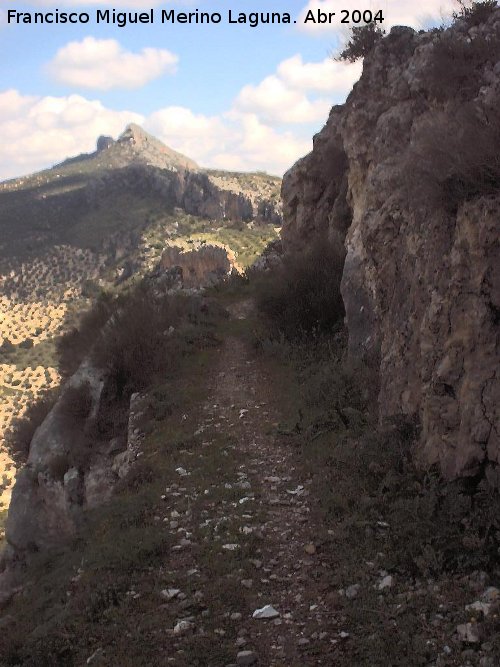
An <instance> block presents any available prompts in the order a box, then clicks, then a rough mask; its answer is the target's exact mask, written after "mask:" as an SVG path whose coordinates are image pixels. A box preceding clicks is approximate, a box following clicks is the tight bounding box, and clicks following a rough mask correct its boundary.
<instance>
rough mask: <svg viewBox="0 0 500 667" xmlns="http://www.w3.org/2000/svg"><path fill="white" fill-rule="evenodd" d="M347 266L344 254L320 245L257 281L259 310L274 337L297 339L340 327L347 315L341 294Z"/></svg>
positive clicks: (290, 256) (292, 257)
mask: <svg viewBox="0 0 500 667" xmlns="http://www.w3.org/2000/svg"><path fill="white" fill-rule="evenodd" d="M343 265H344V258H343V257H341V256H340V253H339V252H338V251H337V250H336V249H335V248H333V247H332V246H331V245H330V244H329V243H328V242H326V241H325V242H321V241H320V242H318V243H316V244H315V245H314V246H312V247H311V248H310V249H308V250H307V251H305V252H304V253H298V252H296V253H293V254H290V255H288V256H286V257H285V258H284V260H283V265H282V266H280V267H278V268H276V269H274V270H272V271H270V272H268V273H266V274H265V275H263V276H257V277H255V278H254V280H255V286H256V300H257V306H258V308H259V310H260V311H261V312H262V313H263V314H264V316H265V318H266V319H267V321H268V323H269V327H270V330H271V334H272V335H278V336H279V335H280V334H283V335H284V336H285V337H286V338H288V339H296V338H300V337H301V336H303V335H307V334H312V333H320V332H324V331H331V330H332V329H335V328H336V327H338V326H339V325H340V324H341V323H342V321H343V317H344V314H345V311H344V304H343V301H342V297H341V294H340V281H341V278H342V270H343Z"/></svg>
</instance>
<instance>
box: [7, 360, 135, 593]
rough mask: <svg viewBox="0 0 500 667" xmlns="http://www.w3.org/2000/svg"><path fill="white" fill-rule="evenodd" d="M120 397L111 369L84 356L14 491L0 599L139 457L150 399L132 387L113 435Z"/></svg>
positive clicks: (44, 425) (103, 499) (38, 437)
mask: <svg viewBox="0 0 500 667" xmlns="http://www.w3.org/2000/svg"><path fill="white" fill-rule="evenodd" d="M117 401H118V398H117V396H116V387H114V383H113V382H111V381H110V379H109V377H108V374H107V372H106V371H104V370H102V369H100V368H97V367H96V366H95V365H94V364H92V363H90V362H89V361H84V362H83V363H82V365H81V366H80V368H79V369H78V370H77V372H76V373H75V374H74V375H73V376H72V377H71V378H70V379H69V381H68V382H67V384H66V385H65V387H64V389H63V391H62V393H61V396H60V398H59V399H58V401H57V402H56V403H55V405H54V407H53V408H52V410H51V411H50V412H49V414H48V415H47V417H46V418H45V420H44V421H43V423H42V424H41V425H40V426H39V428H38V429H37V430H36V432H35V434H34V436H33V439H32V441H31V445H30V450H29V456H28V460H27V463H26V466H25V467H24V468H22V470H20V472H19V473H18V475H17V478H16V484H15V486H14V489H13V492H12V499H11V503H10V507H9V515H8V518H7V524H6V538H7V546H6V548H5V550H4V552H3V553H2V561H1V563H0V606H1V604H2V601H5V600H8V599H9V597H10V595H11V594H12V593H13V592H15V591H16V590H17V586H18V584H19V582H20V581H22V578H23V570H24V568H25V566H26V564H29V563H30V561H31V558H32V557H33V555H35V554H36V553H38V552H46V551H48V550H51V549H53V548H55V547H58V546H60V545H61V544H64V543H65V542H67V541H68V540H70V539H71V538H72V537H74V536H75V535H76V534H77V533H78V528H79V527H80V525H81V522H82V520H83V518H84V513H85V511H86V510H87V509H91V508H95V507H98V506H99V505H101V504H103V503H104V502H106V501H107V500H109V498H110V497H111V495H112V493H113V490H114V487H115V485H116V483H117V482H118V481H119V480H120V479H122V478H123V477H125V476H126V474H127V473H128V471H129V469H130V466H131V465H132V464H133V462H134V461H135V459H136V458H137V455H138V453H139V449H140V445H141V438H142V434H141V430H140V420H141V417H142V414H143V409H144V405H145V402H146V401H147V399H146V398H145V396H143V395H140V394H132V396H131V398H130V402H129V403H128V404H127V407H128V410H125V414H126V415H127V417H126V420H125V422H124V424H123V425H122V428H121V429H118V435H115V436H114V437H110V433H109V420H110V415H111V414H113V412H112V411H111V407H114V408H115V410H114V412H115V413H117V412H119V410H118V409H117V407H116V406H117ZM104 424H106V430H108V432H106V430H105V429H103V425H104ZM114 430H115V431H116V425H115V429H114Z"/></svg>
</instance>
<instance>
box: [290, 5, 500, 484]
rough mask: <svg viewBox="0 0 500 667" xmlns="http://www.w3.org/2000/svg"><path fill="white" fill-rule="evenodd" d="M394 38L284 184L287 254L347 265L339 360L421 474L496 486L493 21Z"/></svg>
mask: <svg viewBox="0 0 500 667" xmlns="http://www.w3.org/2000/svg"><path fill="white" fill-rule="evenodd" d="M472 23H473V22H471V21H469V22H467V21H465V20H459V21H456V22H455V23H454V25H453V26H452V27H451V28H449V29H447V30H444V31H431V32H427V33H419V34H418V33H416V32H414V31H413V30H412V29H410V28H402V27H397V28H393V30H392V31H391V33H390V34H389V35H388V36H387V37H386V38H384V39H383V40H382V41H381V42H380V43H379V44H378V45H377V46H376V47H375V49H374V51H373V52H372V53H371V54H370V55H369V56H368V57H367V58H365V62H364V67H363V74H362V77H361V79H360V81H359V82H358V83H357V84H356V85H355V86H354V89H353V91H352V92H351V94H350V96H349V97H348V99H347V102H346V103H345V105H343V106H337V107H334V108H333V109H332V112H331V114H330V117H329V119H328V122H327V124H326V126H325V127H324V129H323V130H322V131H321V132H320V133H319V134H318V135H317V136H316V137H315V138H314V148H313V151H312V153H310V154H309V155H308V156H306V157H305V158H303V159H302V160H300V161H299V162H298V163H297V164H296V165H295V166H294V167H293V168H292V169H291V170H290V171H289V172H288V174H286V176H285V179H284V183H283V189H282V193H283V199H284V226H283V232H282V237H283V242H284V246H285V250H290V249H297V248H301V247H304V246H307V245H308V244H310V243H312V242H313V240H314V239H317V238H318V237H320V236H322V235H323V236H328V237H329V238H330V240H331V241H332V242H333V243H334V244H336V245H337V246H338V247H339V248H340V249H342V252H343V253H344V255H345V264H344V271H343V279H342V287H341V291H342V295H343V299H344V303H345V308H346V323H347V327H348V331H349V354H350V356H351V358H355V359H359V358H362V359H364V360H365V361H367V362H370V363H372V364H376V365H377V366H378V367H379V369H380V393H379V410H380V415H381V417H382V418H384V417H386V416H390V415H393V414H401V413H403V414H407V415H412V416H417V417H418V418H419V420H420V423H421V426H422V429H421V448H420V451H421V454H422V459H423V461H424V463H425V464H434V463H437V464H439V466H440V468H441V471H442V473H443V474H444V476H445V477H446V478H448V479H453V478H456V477H458V476H461V475H476V474H478V473H484V474H486V476H487V478H488V479H489V480H490V482H492V483H493V484H495V485H498V484H499V482H500V476H499V472H498V471H499V470H500V468H499V466H498V464H499V463H500V423H499V412H500V408H499V406H500V377H499V374H500V363H499V362H500V341H499V322H500V317H499V313H500V243H499V228H500V164H499V161H498V155H499V154H500V10H498V9H497V10H494V11H492V13H491V15H490V16H489V17H488V19H487V21H486V22H484V23H481V24H477V25H472Z"/></svg>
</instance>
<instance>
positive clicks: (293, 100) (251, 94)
mask: <svg viewBox="0 0 500 667" xmlns="http://www.w3.org/2000/svg"><path fill="white" fill-rule="evenodd" d="M330 106H331V103H330V102H329V101H328V100H325V99H318V100H310V99H309V98H308V97H307V96H306V95H305V94H304V93H303V92H301V91H300V90H294V89H293V88H290V87H288V86H287V85H286V83H285V82H284V81H282V80H281V79H280V78H279V77H277V76H274V75H272V76H268V77H266V78H265V79H264V80H263V81H261V83H259V84H258V85H257V86H252V85H248V86H245V87H244V88H243V89H242V90H241V92H240V93H239V95H238V97H237V98H236V101H235V108H236V109H237V110H238V111H242V112H245V113H252V114H256V115H257V116H258V117H259V118H261V119H262V120H263V121H264V122H265V123H268V124H270V125H278V124H281V123H314V122H317V121H320V120H321V119H322V118H325V117H326V115H327V114H328V110H329V109H330Z"/></svg>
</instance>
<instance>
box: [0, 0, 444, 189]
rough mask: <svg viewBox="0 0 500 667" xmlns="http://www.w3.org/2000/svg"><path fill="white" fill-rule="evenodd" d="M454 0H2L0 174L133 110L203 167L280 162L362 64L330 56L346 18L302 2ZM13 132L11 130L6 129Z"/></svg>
mask: <svg viewBox="0 0 500 667" xmlns="http://www.w3.org/2000/svg"><path fill="white" fill-rule="evenodd" d="M450 3H451V0H446V2H443V3H440V2H437V1H436V0H423V2H421V3H420V5H419V10H418V11H419V12H420V13H419V14H417V10H416V8H415V4H414V3H413V2H410V0H402V1H400V2H396V0H384V1H383V2H380V3H377V2H376V1H375V0H361V2H360V1H359V0H358V1H356V0H345V1H344V2H342V3H340V2H338V1H336V0H289V1H288V2H285V1H284V0H274V2H273V3H269V2H267V3H264V2H255V1H249V0H238V2H234V3H231V2H229V1H227V0H224V1H219V2H217V1H215V0H199V1H198V2H195V0H192V1H191V0H178V1H177V2H174V3H172V2H170V3H165V2H161V1H160V0H116V1H115V2H114V3H109V4H107V3H106V2H100V1H97V0H92V1H91V0H87V1H86V2H85V1H82V2H80V1H79V0H59V1H56V0H31V2H29V3H25V2H15V1H12V0H0V12H1V13H0V62H1V63H2V64H1V65H0V132H1V134H2V137H3V138H4V140H3V142H2V148H0V179H4V178H9V177H14V176H19V175H22V174H25V173H29V172H31V171H34V170H37V169H40V168H43V167H46V166H50V165H51V164H53V163H55V162H57V161H60V160H62V159H64V158H65V157H68V156H70V155H74V154H77V153H79V152H82V151H90V150H92V149H93V146H94V144H95V139H96V137H97V136H98V135H99V134H111V135H112V136H117V135H118V134H119V133H120V132H121V131H122V130H123V129H124V127H125V125H126V124H127V123H128V122H138V123H140V124H142V125H143V126H144V127H145V128H146V129H147V130H149V131H151V132H152V133H154V134H155V135H156V136H158V137H159V138H160V139H162V140H163V141H165V142H166V143H167V144H168V145H170V146H172V147H173V148H175V149H176V150H179V151H181V152H184V153H186V154H187V155H189V157H191V158H193V159H195V160H196V161H197V162H198V163H199V164H201V165H202V166H211V167H217V168H228V169H241V170H255V169H262V170H266V171H269V172H270V173H278V174H281V173H283V172H284V171H285V170H286V169H287V168H288V167H290V166H291V165H292V164H293V162H294V161H295V160H296V159H297V158H298V157H300V156H301V155H303V154H305V153H306V152H307V151H308V150H310V147H311V145H312V142H311V139H312V135H313V134H314V133H315V132H317V131H318V130H319V129H320V128H321V127H322V125H323V124H324V122H325V121H326V118H327V116H328V111H329V109H330V107H331V106H332V105H333V104H335V103H339V102H342V101H343V100H344V99H345V97H346V95H347V93H348V92H349V90H350V88H351V87H352V84H353V82H354V81H355V80H356V79H357V78H358V77H359V74H360V71H361V64H360V63H358V64H356V65H353V66H349V65H342V64H339V63H334V62H333V61H332V59H331V57H330V54H331V52H332V51H335V50H336V49H337V48H338V47H339V45H341V44H342V42H343V40H344V39H345V34H346V32H345V28H344V29H343V30H342V29H341V25H340V20H334V21H333V23H332V25H328V26H325V25H323V26H318V25H314V24H308V25H305V24H304V23H303V18H304V16H305V14H306V12H307V11H308V10H312V11H313V12H316V11H317V10H318V9H320V10H321V11H335V12H336V16H337V17H339V16H340V10H341V9H365V8H371V9H373V10H376V9H382V10H383V12H384V15H385V18H386V21H385V26H384V27H386V28H389V27H390V26H391V25H394V24H400V23H405V24H411V25H413V26H414V27H421V26H422V25H429V24H432V23H440V22H441V17H442V16H443V15H445V14H446V13H447V12H448V13H449V6H450ZM266 5H267V6H266ZM56 8H57V9H59V11H60V12H62V11H68V12H69V11H72V12H73V11H75V12H87V13H89V14H90V17H91V21H90V23H88V24H87V25H48V24H45V25H27V24H21V25H15V24H14V25H12V24H11V25H8V24H7V21H6V17H7V11H8V10H9V9H15V10H17V11H23V12H31V13H32V14H33V13H34V12H35V11H39V12H40V11H41V12H53V11H55V9H56ZM112 8H115V9H116V10H117V11H125V12H136V11H149V10H150V9H151V8H154V9H155V18H156V21H155V24H153V25H149V24H148V25H129V26H127V27H125V28H119V27H118V26H116V25H104V24H101V25H97V24H96V22H95V20H94V19H95V14H96V10H97V9H100V10H105V9H112ZM162 9H175V10H176V11H179V12H182V11H184V12H188V11H194V10H195V9H198V10H200V11H209V12H219V13H221V14H222V18H223V20H222V23H221V24H219V25H213V24H212V25H182V24H174V25H162V24H161V21H160V15H161V10H162ZM229 9H232V10H233V14H236V15H237V14H238V13H239V12H245V13H247V14H249V13H250V12H264V13H267V12H270V11H273V12H280V13H284V12H288V13H289V14H290V15H291V18H292V21H293V20H296V21H297V23H296V24H294V23H292V24H291V25H285V24H281V25H264V24H263V25H259V26H258V27H256V28H251V27H249V26H248V25H229V24H228V23H227V20H226V18H227V15H228V10H229ZM6 137H8V138H9V141H8V142H7V143H6V142H5V138H6Z"/></svg>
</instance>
